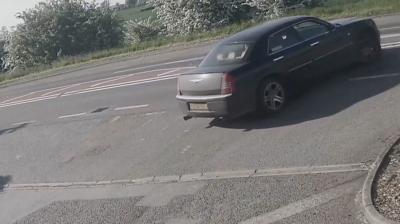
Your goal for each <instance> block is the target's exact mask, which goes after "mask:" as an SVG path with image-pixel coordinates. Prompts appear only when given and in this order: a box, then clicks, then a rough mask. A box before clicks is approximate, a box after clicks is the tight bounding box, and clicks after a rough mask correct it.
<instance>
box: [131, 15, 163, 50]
mask: <svg viewBox="0 0 400 224" xmlns="http://www.w3.org/2000/svg"><path fill="white" fill-rule="evenodd" d="M124 27H125V30H124V40H125V43H126V44H128V45H129V44H137V43H140V42H142V41H145V40H150V39H152V38H155V37H157V36H159V35H162V30H163V29H162V27H161V26H160V25H159V24H157V22H155V21H153V19H152V18H151V17H149V18H148V19H146V20H128V21H126V22H125V24H124Z"/></svg>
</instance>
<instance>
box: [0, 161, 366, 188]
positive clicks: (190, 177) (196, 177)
mask: <svg viewBox="0 0 400 224" xmlns="http://www.w3.org/2000/svg"><path fill="white" fill-rule="evenodd" d="M357 171H368V167H366V166H365V165H364V164H342V165H341V164H338V165H327V166H319V167H297V168H296V167H292V168H276V169H250V170H236V171H219V172H218V171H217V172H203V173H194V174H183V175H172V176H151V177H144V178H141V179H134V180H130V179H125V180H106V181H89V182H63V183H33V184H6V185H5V186H4V190H3V192H4V191H9V190H48V189H74V188H91V187H100V186H112V185H120V186H132V185H143V184H168V183H187V182H194V181H208V180H223V179H233V178H248V177H249V178H250V177H273V176H290V175H306V174H321V173H345V172H357ZM0 193H1V192H0Z"/></svg>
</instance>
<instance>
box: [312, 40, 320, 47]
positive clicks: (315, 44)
mask: <svg viewBox="0 0 400 224" xmlns="http://www.w3.org/2000/svg"><path fill="white" fill-rule="evenodd" d="M318 44H319V41H317V42H315V43H312V44H310V46H311V47H314V46H317V45H318Z"/></svg>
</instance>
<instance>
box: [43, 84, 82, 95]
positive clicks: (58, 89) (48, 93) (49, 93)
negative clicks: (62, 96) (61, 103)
mask: <svg viewBox="0 0 400 224" xmlns="http://www.w3.org/2000/svg"><path fill="white" fill-rule="evenodd" d="M79 85H81V84H80V83H78V84H73V85H68V86H63V87H59V88H56V89H55V90H53V91H50V92H47V93H44V94H42V96H49V95H52V94H54V93H56V92H60V91H63V90H67V89H69V88H73V87H75V86H79Z"/></svg>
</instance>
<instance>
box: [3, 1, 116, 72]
mask: <svg viewBox="0 0 400 224" xmlns="http://www.w3.org/2000/svg"><path fill="white" fill-rule="evenodd" d="M18 18H20V19H21V20H22V23H21V24H19V25H17V28H16V30H15V32H14V34H13V38H12V43H11V45H12V47H11V51H10V55H11V57H10V60H11V64H12V65H13V66H18V67H21V68H26V67H30V66H35V65H38V64H43V63H44V64H49V63H51V62H52V61H54V60H56V59H57V58H58V57H60V56H63V55H78V54H82V53H87V52H90V51H94V50H101V49H106V48H111V47H115V46H118V45H120V44H121V43H122V41H123V23H122V21H121V20H120V19H118V17H117V15H116V13H115V12H114V11H113V10H111V9H110V7H109V5H108V4H107V3H106V2H105V3H103V4H101V5H97V4H95V3H88V2H86V1H84V0H50V1H48V2H41V3H39V4H37V5H36V6H35V7H34V8H32V9H29V10H27V11H24V12H22V13H20V14H19V15H18Z"/></svg>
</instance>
